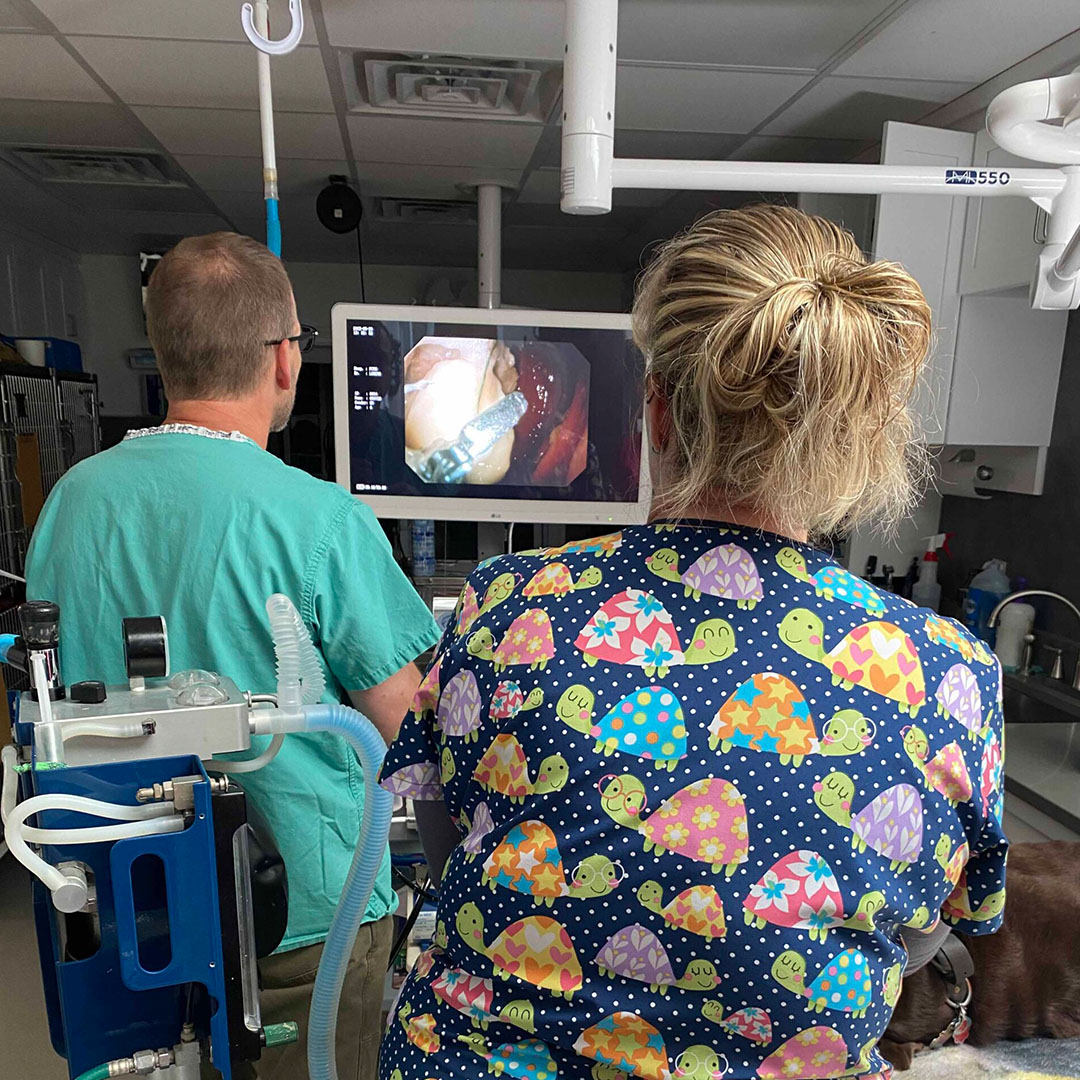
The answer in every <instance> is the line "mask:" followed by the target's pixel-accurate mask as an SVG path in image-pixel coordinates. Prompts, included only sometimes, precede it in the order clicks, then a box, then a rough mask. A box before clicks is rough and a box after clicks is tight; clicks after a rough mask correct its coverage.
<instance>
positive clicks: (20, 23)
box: [0, 0, 35, 30]
mask: <svg viewBox="0 0 1080 1080" xmlns="http://www.w3.org/2000/svg"><path fill="white" fill-rule="evenodd" d="M34 23H35V20H33V19H30V18H27V17H26V15H25V14H23V12H22V11H21V10H19V9H18V8H16V6H15V5H14V4H13V3H12V2H11V0H0V30H33V29H34V28H35V25H34Z"/></svg>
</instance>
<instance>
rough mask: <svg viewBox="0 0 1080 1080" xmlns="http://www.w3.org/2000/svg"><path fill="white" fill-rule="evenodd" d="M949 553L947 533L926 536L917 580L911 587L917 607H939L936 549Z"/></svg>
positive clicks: (934, 609)
mask: <svg viewBox="0 0 1080 1080" xmlns="http://www.w3.org/2000/svg"><path fill="white" fill-rule="evenodd" d="M939 548H941V549H944V551H945V554H946V555H948V554H949V535H948V533H937V534H936V535H934V536H928V537H927V538H926V554H925V555H924V556H923V560H922V566H920V567H919V580H918V581H916V582H915V584H914V585H913V586H912V588H911V599H912V600H913V601H914V603H915V604H917V605H918V606H919V607H924V608H929V609H930V610H931V611H937V610H938V609H939V608H940V607H941V585H940V584H939V583H938V579H937V568H938V549H939Z"/></svg>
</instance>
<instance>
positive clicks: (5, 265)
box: [0, 233, 16, 335]
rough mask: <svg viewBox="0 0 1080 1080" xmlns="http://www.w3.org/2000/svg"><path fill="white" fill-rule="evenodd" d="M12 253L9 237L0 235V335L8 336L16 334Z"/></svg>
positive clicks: (3, 234)
mask: <svg viewBox="0 0 1080 1080" xmlns="http://www.w3.org/2000/svg"><path fill="white" fill-rule="evenodd" d="M13 253H14V247H13V245H12V242H11V237H9V236H7V235H6V234H5V233H0V334H8V335H12V334H15V333H16V327H15V294H14V291H13V278H12V270H13V263H14V259H13Z"/></svg>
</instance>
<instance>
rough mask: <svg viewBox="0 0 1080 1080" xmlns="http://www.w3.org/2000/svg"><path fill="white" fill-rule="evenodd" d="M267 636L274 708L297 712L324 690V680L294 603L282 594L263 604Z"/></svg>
mask: <svg viewBox="0 0 1080 1080" xmlns="http://www.w3.org/2000/svg"><path fill="white" fill-rule="evenodd" d="M266 614H267V615H268V616H269V617H270V633H271V635H272V636H273V639H274V652H275V654H276V656H277V681H278V685H277V699H278V700H277V705H278V708H279V709H281V710H282V711H283V712H286V713H291V712H297V711H299V709H300V706H301V705H313V704H314V703H315V702H316V701H318V700H319V698H321V697H322V696H323V692H324V691H325V690H326V679H325V677H324V675H323V670H322V665H321V664H320V663H319V657H318V654H317V653H316V652H315V646H314V645H312V644H311V638H310V636H309V635H308V632H307V627H306V626H304V622H303V620H302V619H301V618H300V613H299V612H298V611H297V610H296V608H295V607H294V606H293V602H292V601H291V600H290V599H289V598H288V597H287V596H285V595H284V594H283V593H274V595H273V596H271V597H270V599H269V600H267V601H266Z"/></svg>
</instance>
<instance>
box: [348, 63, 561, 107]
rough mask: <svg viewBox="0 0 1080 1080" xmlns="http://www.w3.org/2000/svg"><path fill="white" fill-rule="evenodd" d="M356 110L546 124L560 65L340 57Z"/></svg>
mask: <svg viewBox="0 0 1080 1080" xmlns="http://www.w3.org/2000/svg"><path fill="white" fill-rule="evenodd" d="M341 60H342V74H343V75H344V78H345V96H346V98H347V100H348V103H349V108H350V110H351V111H352V112H361V113H380V114H382V115H388V114H396V115H399V116H400V115H403V114H411V115H418V116H459V117H463V116H469V117H483V118H486V119H494V120H527V121H533V122H536V121H543V120H545V119H546V118H547V111H548V109H549V108H550V106H551V105H552V103H553V102H554V99H555V96H556V94H557V92H558V89H559V85H560V82H561V79H562V72H561V67H560V65H558V64H552V63H547V62H542V61H531V60H480V59H473V58H462V57H436V56H411V55H406V54H400V53H370V52H344V53H342V54H341Z"/></svg>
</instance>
